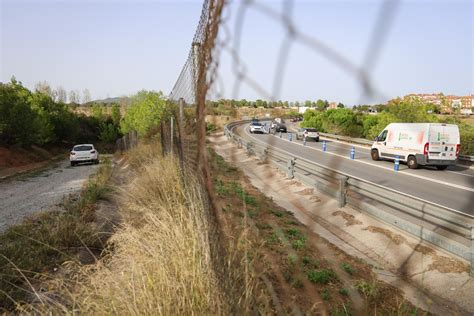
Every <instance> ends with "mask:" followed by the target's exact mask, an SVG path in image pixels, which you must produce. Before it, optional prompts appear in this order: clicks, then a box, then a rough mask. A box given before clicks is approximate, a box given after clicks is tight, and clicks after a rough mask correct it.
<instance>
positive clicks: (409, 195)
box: [236, 126, 474, 218]
mask: <svg viewBox="0 0 474 316" xmlns="http://www.w3.org/2000/svg"><path fill="white" fill-rule="evenodd" d="M236 127H238V126H236ZM247 134H248V133H247ZM249 136H251V135H249ZM252 138H253V139H255V140H256V141H258V142H259V143H261V144H263V145H269V144H267V143H265V142H263V141H261V140H259V139H257V138H254V137H252ZM279 150H280V151H282V152H284V153H287V154H288V155H293V154H292V153H290V152H288V151H286V150H284V149H281V148H279ZM303 159H304V158H303ZM305 160H306V159H305ZM326 168H327V169H328V170H331V171H333V172H338V173H340V174H342V175H345V176H347V177H353V178H354V179H356V180H363V181H364V182H366V183H369V184H372V185H374V186H376V187H384V186H382V185H380V184H377V183H375V182H372V181H369V180H366V179H362V178H359V177H356V176H353V175H350V174H348V173H345V172H342V171H339V170H335V169H333V168H329V167H326ZM390 170H392V169H390ZM405 175H406V173H405ZM385 188H386V189H387V190H390V191H392V192H395V193H399V194H401V195H405V196H408V197H411V198H413V199H415V200H418V201H421V202H424V203H427V204H431V205H435V206H438V207H440V208H444V209H446V210H450V211H452V212H454V213H457V214H460V215H463V216H469V217H471V218H474V216H473V215H471V214H468V213H466V212H462V211H458V210H456V209H453V208H451V207H449V206H446V205H441V204H438V203H435V202H431V201H428V200H425V199H422V198H420V197H417V196H414V195H411V194H408V193H405V192H402V191H398V190H396V189H393V188H390V187H386V186H385Z"/></svg>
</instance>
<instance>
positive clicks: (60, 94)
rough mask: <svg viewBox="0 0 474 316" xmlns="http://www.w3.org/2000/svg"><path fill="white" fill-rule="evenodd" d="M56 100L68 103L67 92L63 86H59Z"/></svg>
mask: <svg viewBox="0 0 474 316" xmlns="http://www.w3.org/2000/svg"><path fill="white" fill-rule="evenodd" d="M56 100H57V101H58V102H62V103H66V102H67V92H66V90H64V88H63V87H61V86H59V87H57V88H56Z"/></svg>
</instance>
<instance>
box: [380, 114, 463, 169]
mask: <svg viewBox="0 0 474 316" xmlns="http://www.w3.org/2000/svg"><path fill="white" fill-rule="evenodd" d="M460 150H461V144H460V139H459V128H458V126H457V125H454V124H441V123H391V124H389V125H388V126H387V127H385V128H384V130H383V131H382V132H381V133H380V135H379V136H377V137H376V138H375V142H374V144H373V145H372V150H371V156H372V159H373V160H379V159H390V160H394V159H395V158H397V157H398V159H400V161H403V162H406V163H407V165H408V167H409V168H411V169H416V168H418V166H420V165H422V166H435V167H436V168H438V169H439V170H444V169H446V168H447V167H448V166H451V165H455V164H456V162H457V159H458V157H459V152H460Z"/></svg>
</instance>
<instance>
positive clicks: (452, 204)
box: [234, 124, 474, 215]
mask: <svg viewBox="0 0 474 316" xmlns="http://www.w3.org/2000/svg"><path fill="white" fill-rule="evenodd" d="M234 131H235V132H237V134H239V135H240V136H242V137H243V138H245V139H248V140H252V141H254V142H261V143H264V144H270V145H272V146H275V147H277V148H279V149H281V150H284V151H286V152H287V153H288V154H291V155H293V156H294V157H300V158H304V159H307V160H311V161H315V162H318V163H319V164H322V165H324V166H327V167H330V168H333V169H336V170H339V171H341V172H344V173H346V174H348V175H352V176H354V177H358V178H361V179H364V180H367V181H371V182H373V183H377V184H379V185H382V186H385V187H388V188H391V189H394V190H397V191H400V192H403V193H406V194H410V195H412V196H415V197H418V198H420V199H423V200H426V201H429V202H432V203H436V204H439V205H442V206H445V207H448V208H451V209H454V210H456V211H460V212H463V213H467V214H471V215H474V170H473V169H469V168H468V167H462V166H452V167H449V168H448V169H446V170H443V171H440V170H437V169H435V168H432V167H424V168H420V169H408V167H407V166H406V165H405V164H400V170H399V171H398V172H395V171H394V170H393V169H394V168H393V167H394V163H393V162H392V161H373V160H372V159H371V157H370V148H366V147H363V146H357V145H356V146H355V147H354V148H355V159H354V160H351V159H350V151H351V148H352V145H351V144H346V143H341V142H335V141H331V140H327V141H326V144H327V151H326V152H324V151H323V149H322V146H323V145H322V142H319V143H317V142H314V141H308V142H307V143H306V146H304V145H303V141H298V140H296V137H295V136H296V135H295V133H293V141H291V142H290V141H289V140H288V136H289V135H288V134H287V133H283V134H282V138H280V137H279V134H278V133H277V134H276V135H271V134H250V133H249V131H248V124H245V125H240V126H237V127H236V128H235V129H234Z"/></svg>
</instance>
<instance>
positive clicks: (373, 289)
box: [355, 280, 378, 299]
mask: <svg viewBox="0 0 474 316" xmlns="http://www.w3.org/2000/svg"><path fill="white" fill-rule="evenodd" d="M355 287H356V289H358V290H359V292H360V293H362V294H363V295H364V296H365V297H366V298H367V299H374V298H376V297H377V294H378V288H377V286H376V285H375V283H368V282H366V281H365V280H360V281H357V283H356V284H355Z"/></svg>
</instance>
